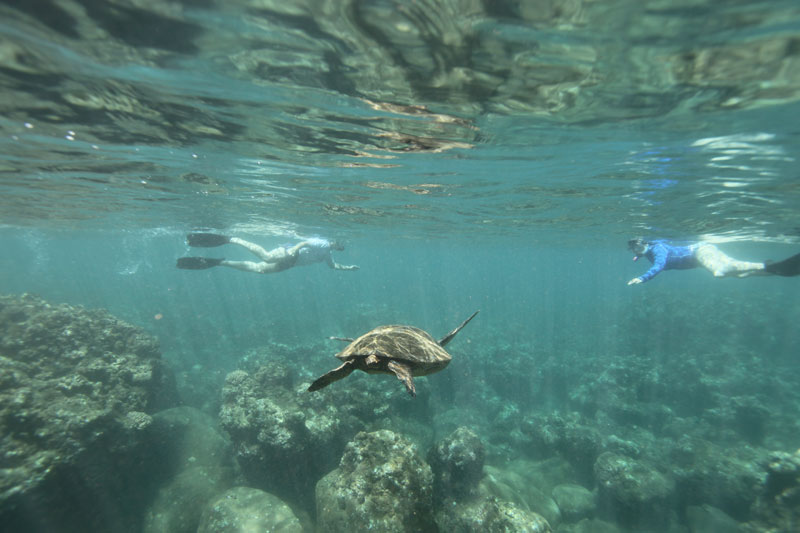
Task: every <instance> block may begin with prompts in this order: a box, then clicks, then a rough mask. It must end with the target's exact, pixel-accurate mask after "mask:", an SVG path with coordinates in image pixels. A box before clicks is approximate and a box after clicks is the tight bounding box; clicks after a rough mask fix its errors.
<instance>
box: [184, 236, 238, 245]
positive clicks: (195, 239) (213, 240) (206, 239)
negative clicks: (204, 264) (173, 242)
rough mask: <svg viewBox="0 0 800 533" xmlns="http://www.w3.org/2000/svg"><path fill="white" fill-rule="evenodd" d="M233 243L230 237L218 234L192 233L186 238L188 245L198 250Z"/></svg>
mask: <svg viewBox="0 0 800 533" xmlns="http://www.w3.org/2000/svg"><path fill="white" fill-rule="evenodd" d="M229 242H231V238H230V237H226V236H225V235H217V234H216V233H190V234H189V235H187V236H186V244H188V245H189V246H195V247H197V248H213V247H214V246H222V245H223V244H228V243H229Z"/></svg>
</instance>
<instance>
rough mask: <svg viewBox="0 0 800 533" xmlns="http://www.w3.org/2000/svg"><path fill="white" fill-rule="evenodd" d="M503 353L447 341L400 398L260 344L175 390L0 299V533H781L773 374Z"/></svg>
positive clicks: (100, 334) (152, 355) (658, 361)
mask: <svg viewBox="0 0 800 533" xmlns="http://www.w3.org/2000/svg"><path fill="white" fill-rule="evenodd" d="M487 338H488V339H491V340H490V341H487V340H486V339H487ZM502 339H503V336H502V335H499V334H498V335H497V336H496V337H493V336H492V335H491V333H490V334H489V336H488V337H487V336H486V335H484V336H483V337H482V340H481V341H480V342H473V343H471V347H470V348H469V349H465V348H463V347H462V348H461V349H459V356H460V357H461V358H462V359H461V363H460V370H459V369H457V368H454V366H452V365H451V367H450V368H448V369H447V370H446V371H445V372H443V373H441V374H439V375H437V377H433V378H428V379H425V378H422V379H419V380H417V392H418V396H417V398H415V399H412V398H410V397H409V396H408V395H407V393H406V392H405V390H404V389H403V387H402V386H401V385H400V383H399V382H398V381H397V380H396V379H394V378H392V377H391V376H388V377H387V376H367V375H365V374H361V373H355V374H353V375H352V376H351V377H349V378H348V379H347V380H344V381H341V382H337V383H335V384H333V385H331V386H330V387H328V388H326V389H323V390H322V391H320V392H318V393H313V394H312V393H308V392H306V388H307V387H308V384H309V383H310V381H311V380H312V379H313V378H315V377H316V376H317V375H318V374H319V373H320V371H325V370H327V369H329V368H330V367H332V366H333V364H334V363H335V360H334V359H333V358H332V357H331V355H332V354H333V353H335V352H336V346H339V347H341V346H340V345H335V344H333V343H331V342H330V341H312V342H309V343H308V344H306V345H291V346H290V345H285V344H279V343H274V344H270V345H266V346H263V347H261V348H258V349H255V350H250V351H248V352H246V353H242V354H238V355H237V356H236V357H237V359H238V363H237V365H236V366H237V369H236V370H233V371H231V372H229V373H228V374H227V376H226V377H225V378H224V381H223V380H220V381H218V382H217V381H214V380H208V379H206V380H194V381H193V380H192V379H191V377H192V374H191V372H189V371H185V370H183V369H180V368H175V369H171V368H170V365H169V364H168V363H167V362H166V361H165V360H164V359H163V358H162V357H161V354H160V351H159V347H158V342H157V340H156V339H154V338H153V337H151V336H150V335H148V334H147V333H145V332H144V331H143V330H141V329H140V328H138V327H135V326H132V325H130V324H126V323H124V322H123V321H121V320H118V319H116V318H114V317H113V316H111V315H109V314H108V313H106V312H104V311H94V310H86V309H83V308H80V307H72V306H68V305H64V304H60V305H55V304H49V303H47V302H46V301H43V300H42V299H40V298H37V297H34V296H30V295H23V296H4V297H0V400H1V401H0V435H1V436H2V445H1V446H0V458H1V459H0V460H1V461H2V464H0V468H2V476H0V524H2V525H3V529H4V530H8V531H121V532H126V531H145V532H162V531H163V532H166V531H169V532H194V531H201V532H223V531H224V532H244V531H286V532H293V531H297V532H301V531H306V532H311V531H319V532H340V531H431V532H437V531H440V532H444V531H447V532H451V531H455V532H472V531H474V532H477V531H497V532H500V531H530V532H546V531H554V532H566V533H573V532H575V533H577V532H612V533H613V532H639V531H642V532H645V531H653V532H656V531H669V532H687V533H692V532H701V531H742V532H791V531H798V530H800V450H798V451H794V449H793V448H796V446H797V444H798V442H797V439H798V436H799V435H800V426H799V424H800V423H798V421H797V420H796V413H797V410H798V407H800V393H798V392H797V387H796V383H797V374H796V370H794V371H793V370H792V368H793V367H791V366H787V367H779V366H778V363H775V362H772V363H771V364H769V365H766V364H764V361H763V359H760V358H758V357H755V356H754V355H753V354H752V353H748V352H746V350H742V351H740V352H737V351H735V350H733V349H732V348H730V346H727V345H724V346H720V347H719V349H718V350H715V351H710V352H708V353H702V354H685V355H679V356H673V357H670V358H663V357H662V356H661V355H660V354H657V353H632V354H630V355H616V356H608V357H603V358H602V359H601V358H587V357H583V356H581V354H580V353H578V352H571V351H570V350H568V349H566V350H564V351H563V352H562V353H560V354H559V357H558V358H553V357H539V358H537V359H535V360H531V358H527V359H525V358H523V357H520V356H519V353H520V347H519V346H511V345H510V344H509V343H507V342H505V341H503V340H502ZM476 345H477V346H476ZM487 346H491V349H487V348H486V347H487ZM478 352H480V354H479V353H478ZM487 352H489V353H487ZM514 354H516V356H515V355H514ZM478 355H480V357H478ZM301 362H302V363H301ZM534 364H535V371H533V369H532V365H534ZM465 369H466V370H465ZM173 370H174V371H175V372H174V373H175V374H177V375H178V378H179V379H177V380H176V379H175V377H174V376H173ZM793 372H794V373H793ZM209 398H213V400H209ZM200 399H202V401H200Z"/></svg>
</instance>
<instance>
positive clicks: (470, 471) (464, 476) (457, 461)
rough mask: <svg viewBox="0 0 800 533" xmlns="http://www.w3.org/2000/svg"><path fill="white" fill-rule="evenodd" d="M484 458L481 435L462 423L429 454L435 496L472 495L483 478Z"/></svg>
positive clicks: (447, 497) (454, 497)
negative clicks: (479, 436)
mask: <svg viewBox="0 0 800 533" xmlns="http://www.w3.org/2000/svg"><path fill="white" fill-rule="evenodd" d="M485 458H486V452H485V450H484V448H483V444H482V443H481V440H480V438H478V436H477V435H476V434H475V433H474V432H473V431H472V430H471V429H469V428H466V427H463V426H462V427H460V428H458V429H456V430H455V431H454V432H453V433H451V434H450V435H449V436H448V437H447V438H445V439H443V440H442V441H440V442H439V443H438V444H436V446H434V447H433V448H432V449H431V450H430V452H429V453H428V463H429V464H430V465H431V469H432V470H433V473H434V495H435V497H436V498H437V499H439V500H451V499H452V500H461V499H463V498H466V497H468V496H469V495H470V494H472V493H473V492H474V491H475V489H476V487H477V486H478V482H480V480H481V477H483V462H484V460H485Z"/></svg>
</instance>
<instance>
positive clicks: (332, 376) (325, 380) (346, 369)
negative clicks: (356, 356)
mask: <svg viewBox="0 0 800 533" xmlns="http://www.w3.org/2000/svg"><path fill="white" fill-rule="evenodd" d="M353 370H355V366H354V364H353V361H345V362H344V363H342V364H341V365H339V366H337V367H336V368H334V369H333V370H331V371H330V372H328V373H327V374H323V375H322V376H320V377H318V378H317V379H316V380H315V381H314V383H312V384H311V385H310V386H309V387H308V390H309V392H314V391H315V390H319V389H321V388H323V387H327V386H328V385H330V384H331V383H333V382H334V381H339V380H340V379H344V378H346V377H347V376H349V375H350V374H351V373H352V372H353Z"/></svg>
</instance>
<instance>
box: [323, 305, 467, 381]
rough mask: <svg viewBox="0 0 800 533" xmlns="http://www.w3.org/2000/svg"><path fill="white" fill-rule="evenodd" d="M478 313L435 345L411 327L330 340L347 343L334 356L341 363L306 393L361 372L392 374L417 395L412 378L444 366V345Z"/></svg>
mask: <svg viewBox="0 0 800 533" xmlns="http://www.w3.org/2000/svg"><path fill="white" fill-rule="evenodd" d="M477 314H478V311H475V312H474V313H472V315H471V316H470V317H469V318H468V319H466V320H465V321H464V322H462V323H461V325H460V326H458V327H457V328H456V329H454V330H453V331H451V332H450V333H448V334H447V335H445V336H444V337H442V339H441V340H439V341H438V342H437V341H436V340H435V339H434V338H433V337H431V336H430V335H429V334H428V333H427V332H426V331H423V330H421V329H419V328H415V327H413V326H378V327H377V328H375V329H373V330H371V331H369V332H367V333H365V334H364V335H362V336H360V337H359V338H357V339H355V340H354V339H347V338H341V337H331V338H332V339H335V340H343V341H348V342H350V344H348V345H347V348H345V349H344V350H342V351H341V352H339V353H338V354H336V357H338V358H339V359H341V360H342V361H343V363H342V364H341V365H339V366H337V367H336V368H334V369H333V370H331V371H330V372H328V373H327V374H324V375H323V376H321V377H320V378H318V379H317V380H316V381H314V383H312V384H311V386H310V387H308V390H309V391H315V390H319V389H321V388H323V387H327V386H328V385H330V384H331V383H333V382H334V381H338V380H340V379H343V378H346V377H347V376H349V375H350V373H351V372H352V371H353V370H363V371H364V372H366V373H368V374H394V375H395V376H397V379H399V380H400V381H402V382H403V385H405V386H406V389H408V392H409V394H411V396H416V395H417V390H416V388H415V387H414V380H413V376H427V375H428V374H433V373H434V372H438V371H439V370H441V369H443V368H444V367H446V366H447V364H448V363H449V362H450V359H452V357H451V356H450V354H449V353H447V352H446V351H445V349H444V348H443V346H444V345H445V344H447V343H448V342H450V341H451V340H452V339H453V337H455V336H456V333H458V332H459V331H461V328H463V327H464V326H466V325H467V323H468V322H469V321H470V320H472V319H473V318H474V317H475V315H477Z"/></svg>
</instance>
